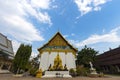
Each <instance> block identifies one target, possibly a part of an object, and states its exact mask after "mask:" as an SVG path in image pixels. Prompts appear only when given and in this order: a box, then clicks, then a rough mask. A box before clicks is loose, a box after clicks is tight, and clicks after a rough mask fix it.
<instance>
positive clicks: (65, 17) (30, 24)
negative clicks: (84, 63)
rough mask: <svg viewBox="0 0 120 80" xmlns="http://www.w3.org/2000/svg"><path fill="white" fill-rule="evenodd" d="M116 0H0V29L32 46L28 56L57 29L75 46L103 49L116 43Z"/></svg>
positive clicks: (119, 30)
mask: <svg viewBox="0 0 120 80" xmlns="http://www.w3.org/2000/svg"><path fill="white" fill-rule="evenodd" d="M119 3H120V0H0V8H1V10H0V32H1V33H2V34H4V35H6V36H7V37H8V38H9V39H10V40H12V43H13V49H14V52H16V50H17V48H18V47H19V45H20V44H21V43H25V44H31V45H32V46H33V52H32V56H35V55H36V54H38V51H37V48H39V47H41V46H42V45H44V44H45V43H46V42H47V41H48V40H49V39H51V37H52V36H53V35H54V34H55V33H56V32H57V31H60V32H61V34H62V35H63V36H64V37H65V38H66V40H68V41H69V42H70V43H71V44H72V45H73V46H74V47H76V48H78V49H79V50H80V49H81V48H83V47H84V45H87V46H89V47H92V48H94V49H95V50H97V51H99V53H103V52H104V51H107V50H109V48H112V49H113V48H116V47H118V46H119V45H120V9H119V8H120V5H119Z"/></svg>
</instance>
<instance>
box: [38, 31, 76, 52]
mask: <svg viewBox="0 0 120 80" xmlns="http://www.w3.org/2000/svg"><path fill="white" fill-rule="evenodd" d="M57 35H60V36H61V38H62V39H63V40H64V41H65V42H66V43H67V44H68V45H69V46H70V47H71V48H72V49H73V50H74V51H75V52H77V51H78V50H77V49H76V48H74V47H73V46H72V45H71V44H70V43H69V42H68V41H67V40H66V39H65V38H64V37H63V36H62V35H61V33H60V32H59V31H58V32H57V33H56V34H55V35H54V36H53V37H52V38H51V39H50V40H49V41H48V42H47V43H46V44H44V45H43V46H42V47H40V48H38V51H41V50H42V49H43V48H44V47H45V46H46V45H48V44H49V42H51V41H52V40H53V39H54V38H55V37H56V36H57Z"/></svg>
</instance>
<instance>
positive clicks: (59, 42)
mask: <svg viewBox="0 0 120 80" xmlns="http://www.w3.org/2000/svg"><path fill="white" fill-rule="evenodd" d="M46 46H69V47H70V48H71V49H73V50H74V51H75V52H77V51H78V50H77V49H76V48H74V47H73V46H72V45H71V44H70V43H69V42H68V41H67V40H66V39H65V38H64V37H63V36H62V35H61V33H60V32H57V33H56V34H55V35H54V36H53V37H52V38H51V39H50V40H49V41H48V42H47V43H46V44H44V45H43V46H42V47H40V48H38V51H40V50H41V49H43V48H44V47H46Z"/></svg>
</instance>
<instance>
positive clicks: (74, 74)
mask: <svg viewBox="0 0 120 80" xmlns="http://www.w3.org/2000/svg"><path fill="white" fill-rule="evenodd" d="M69 73H70V75H71V76H73V77H75V76H76V71H75V70H74V69H73V68H71V69H70V70H69Z"/></svg>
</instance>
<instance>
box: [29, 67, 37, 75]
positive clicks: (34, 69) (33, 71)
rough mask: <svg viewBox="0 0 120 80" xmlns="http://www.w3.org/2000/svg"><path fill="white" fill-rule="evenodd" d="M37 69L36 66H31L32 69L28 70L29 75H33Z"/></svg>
mask: <svg viewBox="0 0 120 80" xmlns="http://www.w3.org/2000/svg"><path fill="white" fill-rule="evenodd" d="M37 70H38V69H37V68H32V69H31V70H30V71H29V72H30V75H32V76H35V75H36V72H37Z"/></svg>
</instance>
